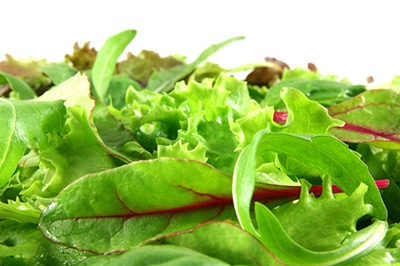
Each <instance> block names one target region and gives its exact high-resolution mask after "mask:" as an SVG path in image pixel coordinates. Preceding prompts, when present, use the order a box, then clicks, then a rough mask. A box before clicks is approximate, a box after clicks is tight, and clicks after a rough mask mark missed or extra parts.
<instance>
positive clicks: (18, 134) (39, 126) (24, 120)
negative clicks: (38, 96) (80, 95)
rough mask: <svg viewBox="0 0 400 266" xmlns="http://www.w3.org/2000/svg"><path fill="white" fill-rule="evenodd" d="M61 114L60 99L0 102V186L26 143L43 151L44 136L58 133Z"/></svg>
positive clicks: (62, 123)
mask: <svg viewBox="0 0 400 266" xmlns="http://www.w3.org/2000/svg"><path fill="white" fill-rule="evenodd" d="M65 112H66V110H65V107H64V104H63V101H61V100H58V101H52V102H39V101H17V100H9V99H0V117H1V119H0V128H1V130H0V187H2V186H3V185H4V184H5V183H6V182H7V181H8V179H9V178H10V177H11V175H12V173H13V172H14V170H15V168H16V167H17V163H18V161H19V160H20V159H21V157H22V155H23V154H24V152H25V148H26V146H27V145H28V144H31V145H33V147H35V148H39V147H40V148H41V149H45V148H47V146H48V136H47V134H48V133H53V132H59V131H60V130H61V128H62V127H63V126H64V122H65V118H64V115H65Z"/></svg>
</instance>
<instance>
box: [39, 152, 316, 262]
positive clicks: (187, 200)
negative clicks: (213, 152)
mask: <svg viewBox="0 0 400 266" xmlns="http://www.w3.org/2000/svg"><path fill="white" fill-rule="evenodd" d="M154 169H157V171H156V172H155V171H154ZM231 188H232V177H231V176H229V175H226V174H224V173H222V172H220V171H218V170H216V169H215V168H213V167H212V166H210V165H208V164H205V163H200V162H198V161H193V160H186V159H175V158H160V159H155V160H146V161H138V162H133V163H131V164H127V165H124V166H121V167H118V168H114V169H112V170H108V171H104V172H101V173H96V174H90V175H87V176H85V177H83V178H80V179H79V180H77V181H75V182H74V183H72V184H70V185H69V186H68V187H66V188H65V189H64V190H63V191H62V192H61V193H60V194H59V195H58V196H57V198H56V199H55V200H54V201H53V203H52V204H50V205H49V206H48V207H47V208H46V209H45V210H44V211H43V213H42V216H41V219H40V224H39V227H40V230H41V231H42V233H43V235H44V236H45V237H47V238H48V239H50V240H51V241H53V242H56V243H60V244H64V245H67V246H69V247H73V248H77V249H81V250H89V251H92V252H95V253H100V254H106V253H111V252H116V251H120V250H127V249H129V248H131V247H135V246H139V245H141V244H143V243H145V242H148V241H152V240H154V239H156V238H159V237H161V236H165V235H169V234H172V233H174V232H181V231H185V230H190V229H192V228H194V227H196V226H198V225H200V224H202V223H205V222H208V221H223V220H226V219H234V220H236V215H235V211H234V209H233V204H232V189H231ZM320 191H321V188H318V187H316V188H315V192H316V194H318V193H320ZM299 193H300V187H297V186H295V187H293V186H279V185H268V184H258V185H257V187H256V190H255V193H254V197H255V198H256V199H257V200H261V201H263V202H268V201H277V200H280V201H281V202H282V201H288V200H292V199H295V198H298V196H299ZM285 199H286V200H285Z"/></svg>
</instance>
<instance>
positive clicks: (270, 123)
mask: <svg viewBox="0 0 400 266" xmlns="http://www.w3.org/2000/svg"><path fill="white" fill-rule="evenodd" d="M135 35H136V31H135V30H126V31H123V32H120V33H118V34H116V35H114V36H111V37H110V38H109V39H108V40H107V41H106V42H105V44H104V46H103V47H102V48H101V49H100V50H99V51H98V52H97V51H96V50H95V49H94V48H90V47H89V43H87V44H85V45H84V46H83V47H79V46H78V45H77V44H76V45H75V47H74V52H73V54H72V55H67V56H66V57H65V61H64V62H60V63H49V62H47V61H46V60H34V59H30V60H25V61H22V60H15V59H14V58H13V57H12V56H11V55H7V56H6V59H5V60H4V61H2V62H0V95H1V98H0V116H1V117H0V128H1V129H2V130H1V131H0V265H400V241H399V239H400V224H399V222H400V205H399V204H398V203H399V202H400V189H399V184H400V94H399V90H400V77H399V76H395V77H394V78H393V80H392V81H390V82H388V83H386V84H383V85H381V86H379V87H375V88H370V87H368V85H363V84H361V85H360V84H352V83H351V82H350V81H348V80H347V79H340V78H339V77H337V76H334V75H323V74H321V73H320V72H319V71H318V69H316V68H315V67H310V68H295V69H290V68H289V66H288V65H287V64H285V63H283V62H281V61H279V60H276V59H271V58H266V60H265V61H264V62H259V63H250V64H247V65H244V66H239V67H236V68H233V69H224V68H223V67H221V66H219V65H218V64H215V63H211V62H208V61H207V59H208V58H209V57H210V56H211V55H212V54H214V53H215V52H217V51H219V50H220V49H222V48H223V47H224V46H226V45H228V44H230V43H232V42H234V41H238V40H241V39H243V37H235V38H232V39H229V40H226V41H224V42H221V43H218V44H214V45H211V46H210V47H208V48H207V49H206V50H204V51H203V52H202V53H201V54H200V55H199V56H198V58H197V59H195V60H194V61H193V62H186V61H185V57H183V56H178V55H173V56H167V57H160V56H159V55H158V54H157V53H155V52H153V51H146V50H144V51H142V52H141V53H140V54H139V55H136V56H135V55H132V54H128V56H127V58H126V59H125V60H123V61H118V60H119V58H120V56H121V54H122V53H123V51H124V49H125V47H126V46H127V45H128V44H129V43H130V42H131V41H132V40H133V39H134V37H135ZM237 73H247V77H246V79H245V80H239V79H238V78H236V77H235V74H237Z"/></svg>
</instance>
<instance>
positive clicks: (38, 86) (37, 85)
mask: <svg viewBox="0 0 400 266" xmlns="http://www.w3.org/2000/svg"><path fill="white" fill-rule="evenodd" d="M46 65H48V63H47V61H46V60H44V59H43V60H35V59H33V58H30V59H26V60H16V59H14V57H12V56H11V55H9V54H6V58H5V60H3V61H1V62H0V72H5V73H8V74H11V75H13V76H15V77H17V78H20V79H22V80H23V81H24V82H26V83H27V84H28V85H29V87H32V88H33V90H34V91H35V92H36V94H42V93H43V91H42V90H43V89H47V88H48V86H49V85H50V83H51V82H50V80H49V79H48V78H47V77H46V76H45V75H43V73H42V71H41V70H40V69H41V67H43V66H46Z"/></svg>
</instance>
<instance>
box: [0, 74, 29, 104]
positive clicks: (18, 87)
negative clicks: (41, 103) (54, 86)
mask: <svg viewBox="0 0 400 266" xmlns="http://www.w3.org/2000/svg"><path fill="white" fill-rule="evenodd" d="M6 83H8V84H9V85H10V88H11V89H12V90H13V91H15V92H16V93H17V94H18V97H19V98H20V99H23V100H26V99H33V98H36V97H37V96H36V93H35V92H34V91H33V90H32V88H31V87H30V86H29V85H28V84H27V83H26V82H25V81H23V80H21V79H19V78H17V77H15V76H13V75H11V74H9V73H6V72H2V71H0V84H6Z"/></svg>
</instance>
